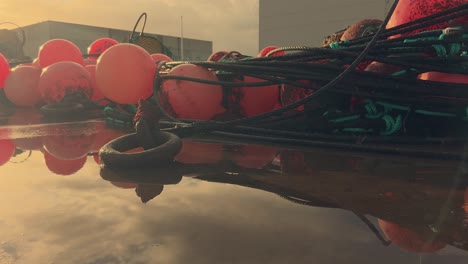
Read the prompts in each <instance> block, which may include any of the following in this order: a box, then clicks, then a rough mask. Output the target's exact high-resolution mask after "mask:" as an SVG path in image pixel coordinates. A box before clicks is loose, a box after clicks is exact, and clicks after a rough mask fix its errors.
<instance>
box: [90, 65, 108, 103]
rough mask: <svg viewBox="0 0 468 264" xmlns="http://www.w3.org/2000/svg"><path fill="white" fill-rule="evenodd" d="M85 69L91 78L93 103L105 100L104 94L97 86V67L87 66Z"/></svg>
mask: <svg viewBox="0 0 468 264" xmlns="http://www.w3.org/2000/svg"><path fill="white" fill-rule="evenodd" d="M85 69H86V70H87V71H88V72H89V76H90V79H91V87H92V90H93V93H92V95H91V101H96V100H101V99H104V98H105V96H104V95H103V94H102V92H101V89H99V87H98V86H97V84H96V65H87V66H86V67H85ZM106 103H107V102H103V103H100V104H106Z"/></svg>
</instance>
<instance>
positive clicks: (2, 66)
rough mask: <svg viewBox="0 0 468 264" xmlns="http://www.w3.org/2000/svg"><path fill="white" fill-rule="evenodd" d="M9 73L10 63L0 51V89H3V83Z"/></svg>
mask: <svg viewBox="0 0 468 264" xmlns="http://www.w3.org/2000/svg"><path fill="white" fill-rule="evenodd" d="M9 73H10V64H9V63H8V60H7V59H6V58H5V57H4V56H3V54H1V53H0V89H3V85H4V83H5V80H6V78H7V77H8V74H9Z"/></svg>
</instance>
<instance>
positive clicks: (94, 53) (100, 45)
mask: <svg viewBox="0 0 468 264" xmlns="http://www.w3.org/2000/svg"><path fill="white" fill-rule="evenodd" d="M117 44H119V42H118V41H117V40H115V39H111V38H100V39H96V40H95V41H93V43H91V44H90V45H89V47H88V54H90V55H91V56H89V57H88V58H90V59H95V60H97V58H98V57H99V55H101V54H102V53H103V52H104V51H106V50H107V49H108V48H110V47H112V46H114V45H117Z"/></svg>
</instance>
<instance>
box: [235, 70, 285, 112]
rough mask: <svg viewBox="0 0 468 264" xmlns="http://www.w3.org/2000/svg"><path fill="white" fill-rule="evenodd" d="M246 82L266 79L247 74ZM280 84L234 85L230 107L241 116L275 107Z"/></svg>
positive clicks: (244, 80) (270, 109)
mask: <svg viewBox="0 0 468 264" xmlns="http://www.w3.org/2000/svg"><path fill="white" fill-rule="evenodd" d="M243 82H245V83H255V82H265V80H262V79H258V78H254V77H250V76H245V77H244V79H243ZM279 90H280V88H279V85H277V84H273V85H266V86H260V87H234V88H232V92H231V96H230V97H229V100H228V104H229V109H230V110H231V111H232V112H233V113H236V114H239V115H241V116H247V117H248V116H254V115H258V114H261V113H265V112H269V111H272V110H273V109H275V106H276V104H277V103H278V102H279V93H280V91H279Z"/></svg>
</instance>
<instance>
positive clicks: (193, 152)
mask: <svg viewBox="0 0 468 264" xmlns="http://www.w3.org/2000/svg"><path fill="white" fill-rule="evenodd" d="M222 159H223V145H222V144H211V143H201V142H195V141H191V140H183V141H182V149H181V150H180V152H179V154H177V156H176V157H175V160H176V161H178V162H180V163H184V164H209V163H216V162H219V161H221V160H222Z"/></svg>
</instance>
